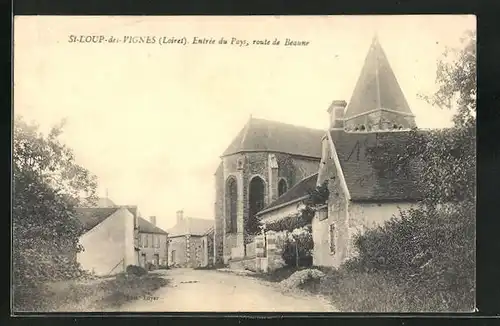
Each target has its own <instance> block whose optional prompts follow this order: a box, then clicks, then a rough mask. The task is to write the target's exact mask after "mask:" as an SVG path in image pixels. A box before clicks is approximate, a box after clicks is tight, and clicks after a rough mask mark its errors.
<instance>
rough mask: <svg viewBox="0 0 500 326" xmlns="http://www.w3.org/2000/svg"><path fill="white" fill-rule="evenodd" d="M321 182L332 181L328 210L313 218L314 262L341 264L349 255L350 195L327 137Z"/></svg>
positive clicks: (320, 176) (329, 264) (324, 145)
mask: <svg viewBox="0 0 500 326" xmlns="http://www.w3.org/2000/svg"><path fill="white" fill-rule="evenodd" d="M318 173H319V174H318V184H321V183H323V182H324V181H325V180H328V181H329V182H328V190H329V192H330V195H329V198H328V205H327V208H326V210H327V211H326V212H324V210H323V211H321V212H317V213H316V215H315V217H314V218H313V221H312V232H313V241H314V249H313V264H314V265H317V266H335V267H336V266H339V265H340V264H341V262H343V261H344V260H345V258H346V257H347V254H348V244H349V232H348V225H347V198H346V195H345V193H344V191H343V190H342V187H341V184H340V175H339V174H338V172H337V167H336V165H335V161H334V159H333V153H332V150H331V148H330V144H329V141H328V139H327V138H325V139H324V140H323V157H322V159H321V163H320V169H319V172H318ZM332 224H333V225H334V227H335V229H334V230H335V231H334V234H335V236H334V239H333V241H334V242H335V250H334V252H331V250H330V240H331V239H330V230H329V229H330V225H332Z"/></svg>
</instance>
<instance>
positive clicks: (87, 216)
mask: <svg viewBox="0 0 500 326" xmlns="http://www.w3.org/2000/svg"><path fill="white" fill-rule="evenodd" d="M122 207H125V208H127V209H128V210H129V211H130V212H131V213H132V215H134V217H135V216H136V214H137V206H116V207H78V208H76V214H77V217H78V219H79V220H80V223H81V224H82V226H83V231H84V232H88V231H90V230H91V229H93V228H94V227H95V226H97V225H98V224H100V223H102V222H103V221H104V220H105V219H107V218H108V217H110V216H111V215H113V214H114V213H115V212H116V211H117V210H119V209H120V208H122Z"/></svg>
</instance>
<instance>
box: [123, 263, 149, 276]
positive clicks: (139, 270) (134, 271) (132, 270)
mask: <svg viewBox="0 0 500 326" xmlns="http://www.w3.org/2000/svg"><path fill="white" fill-rule="evenodd" d="M147 273H148V271H147V270H145V269H144V268H143V267H141V266H136V265H128V266H127V274H128V275H134V276H143V275H146V274H147Z"/></svg>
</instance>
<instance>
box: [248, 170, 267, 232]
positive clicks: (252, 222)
mask: <svg viewBox="0 0 500 326" xmlns="http://www.w3.org/2000/svg"><path fill="white" fill-rule="evenodd" d="M264 191H265V185H264V180H262V179H261V178H260V177H254V178H253V179H252V181H250V194H249V204H250V205H249V206H250V207H249V208H250V210H249V216H248V224H247V231H248V232H251V233H253V232H257V231H258V223H257V218H256V216H255V214H257V213H258V212H259V211H260V210H262V209H263V208H264Z"/></svg>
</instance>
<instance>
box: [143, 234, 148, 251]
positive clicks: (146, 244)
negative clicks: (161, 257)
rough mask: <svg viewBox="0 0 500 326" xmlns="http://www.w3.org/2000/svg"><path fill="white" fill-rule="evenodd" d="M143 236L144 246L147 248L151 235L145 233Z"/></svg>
mask: <svg viewBox="0 0 500 326" xmlns="http://www.w3.org/2000/svg"><path fill="white" fill-rule="evenodd" d="M143 236H144V247H146V248H147V247H148V246H149V241H148V240H149V237H148V235H147V234H143Z"/></svg>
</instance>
